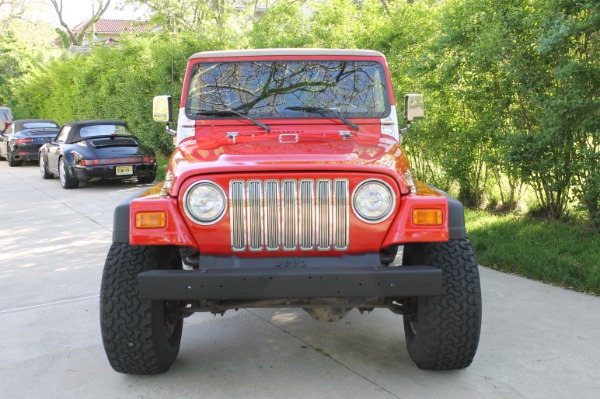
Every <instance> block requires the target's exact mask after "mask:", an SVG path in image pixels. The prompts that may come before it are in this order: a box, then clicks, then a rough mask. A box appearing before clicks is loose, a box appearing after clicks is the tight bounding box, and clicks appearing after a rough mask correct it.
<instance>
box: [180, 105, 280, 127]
mask: <svg viewBox="0 0 600 399" xmlns="http://www.w3.org/2000/svg"><path fill="white" fill-rule="evenodd" d="M191 111H192V113H193V114H194V115H202V116H231V115H237V116H239V117H242V118H244V119H247V120H249V121H250V122H252V123H254V124H255V125H256V126H259V127H262V128H263V129H265V130H266V131H267V133H268V132H270V131H271V128H270V127H269V126H267V125H265V124H264V123H262V122H259V121H257V120H256V119H254V118H253V117H251V116H248V115H246V114H244V113H242V112H239V111H236V110H233V109H215V110H203V109H193V108H192V109H191Z"/></svg>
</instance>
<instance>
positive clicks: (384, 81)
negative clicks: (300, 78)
mask: <svg viewBox="0 0 600 399" xmlns="http://www.w3.org/2000/svg"><path fill="white" fill-rule="evenodd" d="M344 62H346V63H349V64H351V65H355V66H356V65H358V66H360V65H361V64H365V66H367V65H368V66H369V67H370V68H374V72H375V73H376V74H377V76H373V75H372V74H368V76H369V78H374V79H375V78H377V82H376V83H375V85H376V86H372V87H375V89H374V90H373V91H375V90H377V93H375V94H371V95H370V98H371V99H373V100H372V102H373V104H374V105H375V106H377V107H379V108H381V110H377V109H375V111H376V112H368V111H371V110H373V108H372V109H367V108H366V106H367V105H370V104H367V103H366V102H365V111H364V112H362V113H355V114H353V113H351V112H348V111H344V110H339V109H338V108H336V107H327V108H329V109H330V111H332V112H331V114H329V115H328V114H318V113H314V112H301V111H295V112H293V111H290V110H289V106H290V105H291V106H296V105H299V106H302V105H303V104H304V105H306V103H302V102H300V103H287V102H284V103H283V104H282V105H280V106H279V109H278V110H277V111H275V110H276V108H275V107H273V108H271V109H270V110H271V112H270V113H269V114H266V115H265V114H256V113H253V112H248V114H247V115H248V116H250V117H252V118H256V119H273V120H277V119H335V118H336V116H335V115H332V114H333V113H337V114H339V115H340V116H342V117H345V118H348V119H376V120H381V119H382V118H386V117H388V116H389V115H390V114H391V112H392V105H393V104H392V102H393V98H392V95H393V94H392V88H391V86H390V80H389V76H388V74H387V68H386V65H385V60H384V59H381V58H380V57H356V56H352V57H339V56H336V57H324V56H317V57H302V58H295V57H292V58H289V57H284V58H281V57H272V58H271V57H259V58H254V57H252V58H250V57H241V58H208V59H199V60H197V62H194V63H192V64H190V66H189V68H188V74H187V76H186V80H187V82H186V86H185V88H186V90H185V91H184V93H182V105H183V106H184V107H185V115H186V117H187V118H189V119H191V120H208V119H213V120H214V119H226V120H227V119H241V118H242V117H241V116H240V115H235V114H232V115H227V114H226V113H225V114H224V115H219V116H216V115H215V112H210V111H211V110H215V109H216V107H212V108H211V107H210V106H205V107H203V106H202V103H200V106H197V105H195V104H193V103H192V101H193V100H191V99H193V98H194V95H195V94H194V91H195V88H194V87H193V86H194V84H195V82H196V79H195V75H196V74H197V73H198V71H199V70H200V69H201V68H203V67H204V68H205V70H206V68H207V67H209V66H215V65H221V64H240V63H262V64H273V63H277V64H296V65H299V64H312V65H314V64H317V63H330V64H332V63H333V64H335V63H344ZM282 81H284V82H285V80H282ZM353 87H354V86H353ZM354 92H356V91H352V90H348V91H346V92H344V93H354ZM339 103H340V104H342V103H343V104H348V102H344V101H343V99H341V98H340V101H339ZM196 104H198V100H196ZM318 106H321V104H318ZM286 108H287V109H286ZM293 108H294V107H292V109H293ZM222 110H224V111H226V110H230V111H231V110H234V111H238V110H236V107H234V108H227V105H224V107H223V109H222ZM282 110H285V112H282ZM199 111H204V112H199ZM238 112H239V111H238Z"/></svg>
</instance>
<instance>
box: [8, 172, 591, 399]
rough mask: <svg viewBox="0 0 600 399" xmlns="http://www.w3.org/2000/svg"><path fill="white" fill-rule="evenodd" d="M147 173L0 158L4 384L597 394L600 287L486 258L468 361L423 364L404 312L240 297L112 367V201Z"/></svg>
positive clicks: (61, 393) (24, 394)
mask: <svg viewBox="0 0 600 399" xmlns="http://www.w3.org/2000/svg"><path fill="white" fill-rule="evenodd" d="M141 189H142V186H140V185H135V184H125V183H118V182H117V183H104V184H82V185H81V187H80V188H78V189H75V190H63V189H62V188H61V187H60V184H59V181H58V180H57V179H54V180H43V179H42V178H41V177H40V176H39V173H38V170H37V167H36V165H35V164H25V165H23V166H22V167H18V168H9V167H8V165H7V163H6V162H5V161H0V223H1V226H2V227H1V228H0V398H3V399H4V398H78V399H85V398H166V397H172V398H192V397H193V398H237V397H243V398H247V399H252V398H259V399H262V398H311V399H312V398H328V399H329V398H359V399H363V398H368V399H380V398H381V399H390V398H433V397H438V398H460V399H464V398H546V399H547V398H566V397H570V398H597V397H598V396H599V395H600V394H599V392H600V317H599V316H600V298H597V297H591V296H587V295H583V294H579V293H574V292H570V291H567V290H563V289H560V288H555V287H552V286H548V285H544V284H540V283H537V282H533V281H529V280H525V279H522V278H519V277H515V276H511V275H506V274H502V273H498V272H495V271H492V270H488V269H484V268H483V269H482V270H481V274H482V288H483V300H484V318H483V330H482V338H481V343H480V348H479V351H478V353H477V356H476V358H475V361H474V362H473V364H472V366H471V367H470V368H468V369H466V370H461V371H456V372H425V371H421V370H419V369H417V368H416V367H415V366H414V365H413V363H412V362H411V361H410V359H409V357H408V355H407V353H406V350H405V347H404V333H403V330H402V319H401V317H400V316H396V315H394V314H392V313H391V312H389V311H386V310H376V311H374V312H372V313H370V314H365V315H360V314H359V313H358V312H356V311H352V312H351V313H350V314H349V315H348V317H347V318H345V319H344V320H342V321H340V322H337V323H320V322H317V321H314V320H312V319H311V318H310V317H309V316H308V315H307V314H305V313H304V312H303V311H301V310H288V309H273V310H244V309H242V310H240V311H238V312H228V313H226V314H225V316H224V317H220V316H219V317H213V316H212V315H206V314H196V315H194V316H192V317H190V318H188V319H186V321H185V326H184V332H183V340H182V346H181V352H180V355H179V358H178V360H177V361H176V363H175V364H174V365H173V367H172V368H171V370H170V371H169V372H168V373H167V374H165V375H161V376H155V377H132V376H126V375H121V374H118V373H115V372H113V371H112V369H111V368H110V366H109V364H108V362H107V361H106V358H105V355H104V351H103V349H102V343H101V338H100V331H99V321H98V319H99V317H98V291H99V286H100V278H101V273H102V267H103V263H104V258H105V256H106V252H107V250H108V247H109V245H110V239H111V228H112V210H113V208H114V206H115V205H116V204H117V203H119V202H120V201H121V200H123V199H125V198H127V197H129V196H131V195H133V194H135V193H136V192H138V191H139V190H141Z"/></svg>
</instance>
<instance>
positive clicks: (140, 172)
mask: <svg viewBox="0 0 600 399" xmlns="http://www.w3.org/2000/svg"><path fill="white" fill-rule="evenodd" d="M117 166H121V165H102V166H81V165H76V166H75V167H73V171H74V173H75V176H76V177H77V179H78V180H91V179H130V178H132V177H146V176H151V175H152V176H155V175H156V163H144V164H134V165H132V166H133V173H132V174H130V175H121V176H119V175H117V173H116V167H117Z"/></svg>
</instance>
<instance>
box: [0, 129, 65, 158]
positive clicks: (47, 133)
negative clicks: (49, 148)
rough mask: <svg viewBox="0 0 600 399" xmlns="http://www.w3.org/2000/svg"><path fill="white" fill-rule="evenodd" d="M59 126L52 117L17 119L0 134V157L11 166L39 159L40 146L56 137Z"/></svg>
mask: <svg viewBox="0 0 600 399" xmlns="http://www.w3.org/2000/svg"><path fill="white" fill-rule="evenodd" d="M59 128H60V127H59V126H58V124H57V123H56V122H54V121H53V120H51V119H19V120H16V121H14V123H12V124H11V125H10V126H9V127H8V129H6V131H5V132H4V133H2V134H1V135H0V157H2V158H6V160H7V161H8V164H9V165H10V166H21V165H22V164H23V161H37V159H38V152H39V150H40V147H41V146H42V145H43V144H44V143H48V142H50V141H51V140H52V139H53V138H54V137H56V133H58V129H59Z"/></svg>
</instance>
